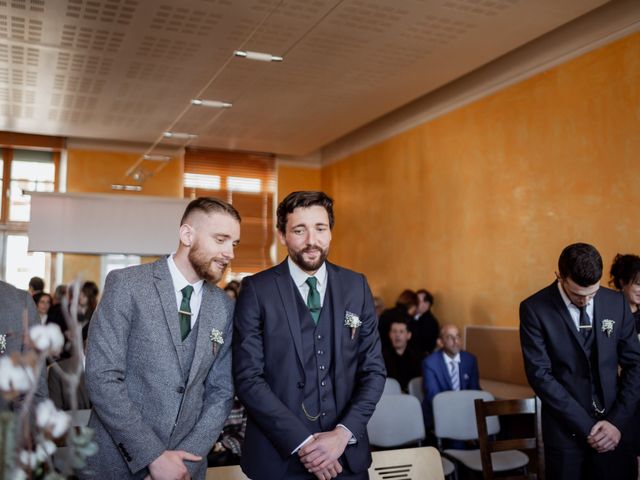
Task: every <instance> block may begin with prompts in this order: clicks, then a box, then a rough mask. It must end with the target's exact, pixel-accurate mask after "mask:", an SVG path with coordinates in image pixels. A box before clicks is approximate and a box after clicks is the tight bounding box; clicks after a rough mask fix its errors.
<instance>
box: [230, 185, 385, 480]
mask: <svg viewBox="0 0 640 480" xmlns="http://www.w3.org/2000/svg"><path fill="white" fill-rule="evenodd" d="M277 217H278V220H277V227H278V236H279V238H280V241H281V242H282V244H283V245H285V246H286V247H287V251H288V253H289V257H288V258H287V259H286V260H285V261H284V262H282V263H281V264H280V265H277V266H275V267H273V268H270V269H268V270H265V271H264V272H261V273H258V274H256V275H253V276H251V277H247V278H245V279H244V281H243V283H242V289H241V290H240V296H239V297H238V300H237V304H236V314H235V318H234V328H235V337H234V347H233V358H234V367H233V368H234V376H235V382H236V390H237V392H238V396H239V398H240V400H241V401H242V403H243V404H244V405H245V407H246V409H247V411H248V413H249V419H248V421H247V430H246V433H245V443H244V447H243V449H242V458H241V465H242V469H243V471H244V472H245V473H246V474H247V476H248V477H249V478H251V479H253V480H278V479H309V478H317V479H321V480H328V479H329V478H335V477H338V478H341V479H349V480H361V479H366V478H368V474H367V469H368V467H369V465H370V464H371V453H370V451H369V450H370V449H369V440H368V438H367V422H368V421H369V418H370V417H371V415H372V414H373V411H374V409H375V406H376V403H377V402H378V400H379V399H380V396H381V394H382V390H383V388H384V382H385V369H384V362H383V360H382V354H381V352H380V338H379V337H378V328H377V320H376V314H375V309H374V304H373V298H372V297H371V292H370V291H369V286H368V285H367V280H366V278H365V277H364V275H362V274H360V273H356V272H353V271H351V270H347V269H346V268H342V267H339V266H337V265H334V264H332V263H329V262H327V261H326V258H327V255H328V252H329V244H330V242H331V229H332V228H333V223H334V222H333V219H334V218H333V201H332V200H331V198H329V197H328V196H327V195H326V194H324V193H323V192H294V193H291V194H290V195H288V196H287V197H286V198H285V199H284V200H283V201H282V202H281V203H280V205H279V206H278V211H277Z"/></svg>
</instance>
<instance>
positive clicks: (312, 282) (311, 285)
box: [306, 277, 318, 290]
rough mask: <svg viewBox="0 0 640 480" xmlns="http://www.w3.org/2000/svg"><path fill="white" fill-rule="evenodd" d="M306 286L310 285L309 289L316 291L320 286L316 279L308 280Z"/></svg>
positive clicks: (310, 278)
mask: <svg viewBox="0 0 640 480" xmlns="http://www.w3.org/2000/svg"><path fill="white" fill-rule="evenodd" d="M306 284H307V285H309V288H311V289H313V290H316V285H318V279H317V278H316V277H309V278H307V281H306Z"/></svg>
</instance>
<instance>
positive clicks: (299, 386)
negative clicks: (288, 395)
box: [298, 382, 304, 390]
mask: <svg viewBox="0 0 640 480" xmlns="http://www.w3.org/2000/svg"><path fill="white" fill-rule="evenodd" d="M298 388H299V389H300V390H302V389H303V388H304V382H298Z"/></svg>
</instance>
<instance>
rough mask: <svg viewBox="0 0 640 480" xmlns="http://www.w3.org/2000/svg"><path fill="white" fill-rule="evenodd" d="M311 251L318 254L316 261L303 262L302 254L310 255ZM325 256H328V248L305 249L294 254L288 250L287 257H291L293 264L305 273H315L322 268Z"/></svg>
mask: <svg viewBox="0 0 640 480" xmlns="http://www.w3.org/2000/svg"><path fill="white" fill-rule="evenodd" d="M313 251H318V252H320V255H319V256H318V258H317V259H316V260H311V261H309V260H305V259H304V254H305V253H310V252H313ZM327 255H329V249H328V248H325V249H324V250H323V249H322V248H320V247H306V248H303V249H302V250H298V251H296V252H294V251H293V250H289V257H291V260H293V263H295V264H296V265H298V266H299V267H300V268H301V269H302V270H304V271H305V272H315V271H316V270H318V269H319V268H320V267H321V266H322V264H323V263H324V261H325V260H326V259H327Z"/></svg>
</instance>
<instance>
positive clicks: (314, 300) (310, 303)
mask: <svg viewBox="0 0 640 480" xmlns="http://www.w3.org/2000/svg"><path fill="white" fill-rule="evenodd" d="M306 283H307V285H309V294H308V295H307V307H309V312H310V313H311V318H313V323H315V324H316V325H317V324H318V318H320V309H321V308H322V305H320V293H319V292H318V289H317V288H316V286H317V285H318V279H317V278H316V277H309V278H307V282H306Z"/></svg>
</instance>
